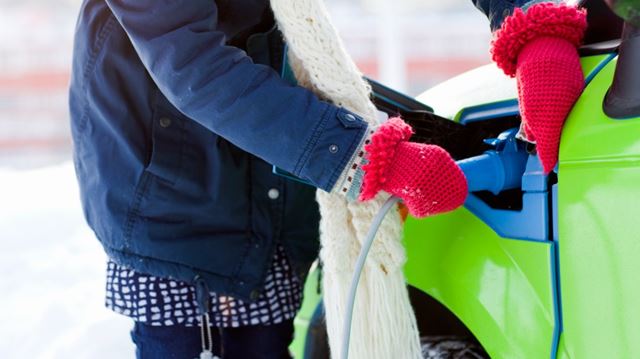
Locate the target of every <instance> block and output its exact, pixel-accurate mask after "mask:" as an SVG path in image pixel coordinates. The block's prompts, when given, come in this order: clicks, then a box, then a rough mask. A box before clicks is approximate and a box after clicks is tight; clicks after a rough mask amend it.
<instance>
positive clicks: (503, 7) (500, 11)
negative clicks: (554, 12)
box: [471, 0, 562, 32]
mask: <svg viewBox="0 0 640 359" xmlns="http://www.w3.org/2000/svg"><path fill="white" fill-rule="evenodd" d="M471 1H472V2H473V4H474V5H475V6H476V7H477V8H478V9H479V10H480V11H482V12H483V13H484V14H485V15H486V16H487V17H488V18H489V23H490V26H491V31H492V32H493V31H496V30H498V29H500V26H502V22H503V21H504V19H505V18H507V17H508V16H509V15H511V14H512V13H513V10H514V9H515V8H523V9H524V10H525V11H526V8H528V7H530V6H532V5H535V4H539V3H543V2H552V3H561V2H562V0H471Z"/></svg>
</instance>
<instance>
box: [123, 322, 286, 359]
mask: <svg viewBox="0 0 640 359" xmlns="http://www.w3.org/2000/svg"><path fill="white" fill-rule="evenodd" d="M212 335H213V348H214V350H213V353H214V355H217V356H220V357H222V358H223V359H290V358H291V356H290V355H289V350H288V347H289V344H291V341H293V320H290V321H287V322H284V323H281V324H275V325H269V326H249V327H241V328H220V329H217V328H212ZM131 339H132V340H133V342H134V343H135V345H136V358H137V359H170V358H171V359H194V358H199V356H200V352H201V351H202V342H201V338H200V328H199V327H184V326H180V325H173V326H166V327H154V326H150V325H146V324H144V323H138V322H136V323H135V325H134V327H133V330H132V331H131Z"/></svg>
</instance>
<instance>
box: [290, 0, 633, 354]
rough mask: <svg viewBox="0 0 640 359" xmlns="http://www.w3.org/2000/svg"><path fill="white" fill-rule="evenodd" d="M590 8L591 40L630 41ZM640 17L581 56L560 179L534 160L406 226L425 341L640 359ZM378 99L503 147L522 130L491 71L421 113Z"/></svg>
mask: <svg viewBox="0 0 640 359" xmlns="http://www.w3.org/2000/svg"><path fill="white" fill-rule="evenodd" d="M623 3H624V2H623ZM626 3H632V4H635V5H638V2H637V1H636V2H635V3H634V2H633V1H630V2H626ZM587 5H589V4H587ZM593 11H601V9H597V10H592V15H598V16H591V17H590V19H589V21H590V29H591V30H592V32H593V33H590V34H588V35H587V40H589V39H592V38H595V39H597V40H603V39H605V40H606V39H607V38H611V37H614V38H615V37H619V36H620V33H619V32H618V31H619V29H620V25H621V23H616V22H611V21H610V20H609V19H611V18H610V17H608V16H609V15H606V14H604V13H595V14H594V13H593ZM635 14H638V12H635ZM605 15H606V16H605ZM637 19H638V18H637V17H636V18H635V20H634V19H633V18H627V20H628V22H627V24H626V29H625V33H624V35H623V40H622V43H621V42H620V40H617V41H616V40H614V41H608V42H599V43H595V44H590V45H587V46H585V47H584V48H582V49H581V55H582V65H583V70H584V74H585V81H586V87H585V90H584V93H583V94H582V96H581V97H580V99H579V100H578V101H577V103H576V104H575V107H574V108H573V110H572V112H571V113H570V115H569V117H568V119H567V121H566V125H565V127H564V132H563V137H562V143H561V147H560V158H559V166H558V168H557V170H556V173H552V174H551V175H550V176H544V175H543V174H542V172H541V170H540V168H539V165H537V164H538V159H537V158H536V156H535V155H534V154H529V155H528V160H527V164H526V168H524V170H523V173H522V180H521V183H520V186H519V188H515V189H511V190H508V191H503V192H502V193H500V194H498V195H494V194H492V193H489V192H477V193H472V194H470V196H469V198H468V200H467V203H466V204H465V207H464V208H461V209H459V210H456V211H454V212H451V213H448V214H444V215H440V216H436V217H432V218H427V219H421V220H418V219H415V218H411V217H409V218H407V220H406V222H405V227H404V235H405V238H404V242H405V246H406V250H407V254H408V262H407V264H406V267H405V272H406V277H407V280H408V284H409V286H410V293H411V296H412V302H413V304H414V307H415V311H416V315H417V318H418V321H419V326H420V330H421V335H422V336H424V337H425V338H426V340H427V341H428V340H429V338H440V339H438V340H441V338H445V340H447V339H446V338H454V339H451V340H452V341H458V342H459V341H463V342H468V343H474V342H475V343H476V345H477V343H479V346H481V350H480V351H482V349H483V350H484V351H486V354H484V353H483V355H485V356H486V355H488V356H489V357H491V358H580V359H582V358H635V357H640V30H639V29H640V24H637V23H636V22H634V21H637ZM597 21H607V22H605V23H604V24H605V26H604V27H601V26H599V25H598V24H597ZM634 24H635V26H634ZM602 29H606V31H605V32H610V33H604V32H603V30H602ZM588 42H592V41H588ZM374 90H375V92H376V96H377V97H376V100H377V102H378V104H379V105H381V107H385V106H386V107H387V109H388V108H389V107H395V110H397V112H400V113H402V114H403V116H406V117H408V118H412V116H413V117H416V116H417V117H420V114H422V115H424V113H428V112H429V110H430V108H428V107H426V106H424V105H422V103H427V104H429V105H430V106H431V107H432V109H433V113H434V114H435V115H438V116H439V117H440V118H446V119H448V120H451V121H455V122H457V123H459V124H463V125H465V126H468V128H472V129H474V130H482V131H485V132H482V131H481V132H480V133H483V134H486V133H490V134H491V135H492V136H493V137H495V136H497V135H498V134H499V133H500V132H502V131H504V130H506V129H508V128H511V127H513V126H517V123H518V121H519V118H518V104H517V102H516V86H515V82H514V80H512V79H509V78H507V77H506V76H504V75H503V74H502V73H501V72H500V71H499V70H498V69H497V68H496V67H495V66H491V65H490V66H485V67H481V68H478V69H476V70H473V71H470V72H468V73H465V74H462V75H460V76H458V77H456V78H453V79H451V80H450V81H447V82H445V83H443V84H441V85H439V86H437V87H435V88H432V89H430V90H429V91H427V92H425V93H424V94H423V95H421V96H419V97H418V100H419V102H420V103H418V102H415V101H414V100H413V99H407V98H403V97H402V96H400V95H398V94H393V93H392V92H391V91H390V90H389V89H386V88H384V87H381V86H379V85H377V84H374ZM416 113H417V114H418V115H416ZM492 131H493V132H492ZM418 132H419V131H418ZM464 133H465V132H461V134H464ZM443 141H444V142H445V143H444V145H445V148H446V144H447V143H446V141H449V142H455V140H453V141H452V140H451V139H447V138H445V139H444V140H443ZM465 141H472V140H468V139H465ZM488 143H489V144H490V145H494V144H495V141H494V142H492V141H488ZM452 145H453V146H455V143H454V144H452ZM529 150H531V149H529ZM315 276H317V274H316V273H315V272H314V273H312V275H311V277H310V280H308V282H307V288H306V292H305V303H304V307H303V310H302V311H301V313H300V315H299V317H298V318H297V321H296V325H297V326H296V329H297V331H296V335H297V337H296V342H294V344H293V346H292V349H293V351H294V353H295V354H296V357H297V358H303V357H304V358H321V357H326V348H322V346H323V337H322V335H324V334H323V333H322V331H321V330H320V329H319V328H321V326H318V325H317V323H314V321H316V319H317V318H318V313H320V312H319V311H316V307H317V305H318V302H319V295H318V294H317V291H316V288H317V286H318V284H317V279H316V277H315ZM314 313H316V315H315V316H314ZM309 328H310V329H309ZM307 329H309V330H307ZM318 333H320V334H318ZM456 338H457V339H456ZM470 345H473V344H470ZM305 346H306V348H307V351H306V354H304V355H303V352H304V351H305ZM434 357H436V356H434ZM442 357H443V358H444V357H447V356H442ZM461 357H464V356H461ZM468 357H473V356H468Z"/></svg>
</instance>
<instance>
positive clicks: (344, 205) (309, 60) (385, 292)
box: [271, 0, 422, 359]
mask: <svg viewBox="0 0 640 359" xmlns="http://www.w3.org/2000/svg"><path fill="white" fill-rule="evenodd" d="M271 7H272V9H273V12H274V15H275V18H276V21H277V23H278V26H279V28H280V30H281V31H282V32H283V34H284V37H285V39H286V41H287V44H288V47H289V60H290V62H291V64H292V68H293V71H294V73H295V75H296V79H297V81H298V83H299V84H300V85H301V86H304V87H306V88H308V89H310V90H312V91H314V92H315V93H316V94H317V95H318V96H320V97H321V98H323V99H325V100H328V101H330V102H332V103H334V104H336V105H338V106H341V107H344V108H347V109H349V110H351V111H353V112H355V113H357V114H359V115H361V116H362V117H363V118H364V119H367V120H368V121H369V122H370V123H371V124H372V125H375V122H374V121H375V119H376V108H375V106H374V105H373V103H372V102H371V100H370V95H371V89H370V87H369V86H368V84H367V83H366V82H365V81H364V80H363V78H362V74H361V73H360V71H359V70H358V69H357V67H356V65H355V63H354V62H353V60H352V59H351V58H350V57H349V55H348V54H347V52H346V51H345V49H344V47H343V45H342V41H341V40H340V38H339V36H338V34H337V31H336V29H335V28H334V26H333V25H332V23H331V21H330V20H329V16H328V13H327V11H326V9H325V7H324V4H323V3H322V0H271ZM388 197H389V195H388V194H385V193H381V194H379V195H378V196H376V197H375V198H374V199H373V200H371V201H368V202H364V203H362V202H352V203H349V202H347V201H346V199H345V198H344V197H343V196H340V195H338V194H329V193H326V192H323V191H318V193H317V196H316V198H317V200H318V203H319V205H320V213H321V217H322V220H321V222H320V232H321V246H322V249H321V251H320V258H321V260H322V261H323V271H324V273H323V283H322V285H323V294H324V295H323V297H324V305H325V313H326V323H327V331H328V335H329V344H330V347H331V353H332V357H333V358H336V359H337V358H338V356H339V355H338V354H339V353H340V349H341V347H342V342H341V341H342V334H343V333H342V323H343V319H344V314H345V304H346V301H347V294H348V292H349V285H350V282H351V276H352V273H353V269H354V265H355V262H356V259H357V257H358V253H359V251H360V248H361V244H362V241H364V239H365V237H366V234H367V231H368V230H369V226H370V225H371V222H372V220H373V218H374V216H375V214H376V213H377V212H378V211H379V210H380V208H381V207H382V204H383V203H384V201H385V200H386V199H387V198H388ZM401 238H402V222H401V219H400V215H399V213H398V211H391V212H389V214H388V215H387V216H386V218H385V220H384V221H383V223H382V225H381V226H380V230H379V231H378V235H377V237H376V240H375V242H374V244H373V247H372V248H371V251H370V254H369V257H368V259H367V263H366V265H365V268H364V272H363V274H362V277H361V280H360V285H359V288H358V293H357V298H356V304H355V313H354V316H353V324H352V327H351V345H350V351H349V355H350V356H349V357H350V358H351V359H377V358H380V359H387V358H403V359H405V358H406V359H418V358H421V357H422V355H421V349H420V338H419V334H418V329H417V325H416V320H415V316H414V313H413V310H412V308H411V304H410V302H409V296H408V292H407V288H406V281H405V278H404V274H403V272H402V268H403V265H404V263H405V261H406V255H405V251H404V248H403V247H402V244H401V242H400V241H401Z"/></svg>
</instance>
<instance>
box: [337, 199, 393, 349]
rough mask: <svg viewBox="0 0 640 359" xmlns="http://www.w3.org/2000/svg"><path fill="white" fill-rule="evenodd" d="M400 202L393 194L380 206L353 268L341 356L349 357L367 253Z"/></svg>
mask: <svg viewBox="0 0 640 359" xmlns="http://www.w3.org/2000/svg"><path fill="white" fill-rule="evenodd" d="M398 202H400V198H399V197H395V196H391V197H390V198H389V199H388V200H387V201H386V202H385V203H384V204H383V205H382V208H380V210H379V211H378V213H377V214H376V216H375V217H374V218H373V222H372V223H371V227H370V228H369V232H368V233H367V237H366V238H365V241H364V243H363V244H362V249H360V254H359V255H358V261H357V262H356V266H355V268H354V270H353V277H352V278H351V287H350V288H349V297H348V298H347V308H346V311H345V317H344V324H343V328H342V335H343V337H342V355H340V358H342V359H348V357H349V340H350V339H351V321H352V319H353V306H354V303H355V301H356V291H357V290H358V282H359V281H360V274H362V269H363V268H364V263H365V261H366V260H367V255H368V254H369V249H371V245H372V244H373V240H374V239H375V237H376V233H378V228H380V224H382V220H384V217H385V216H386V215H387V213H388V212H389V210H390V209H391V208H393V207H394V206H395V205H396V204H397V203H398Z"/></svg>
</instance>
